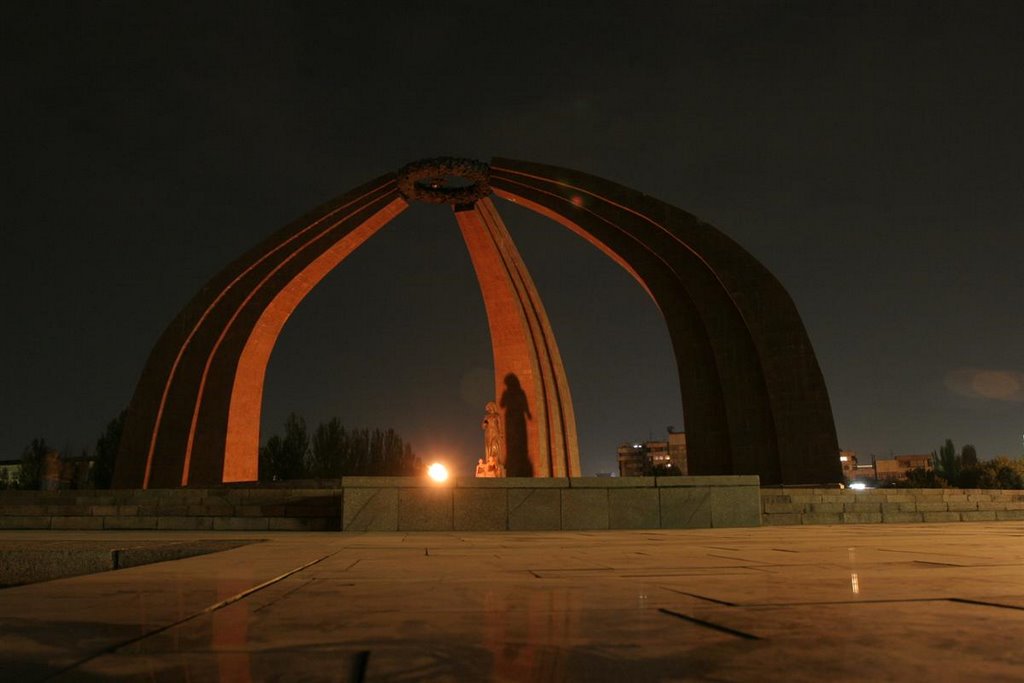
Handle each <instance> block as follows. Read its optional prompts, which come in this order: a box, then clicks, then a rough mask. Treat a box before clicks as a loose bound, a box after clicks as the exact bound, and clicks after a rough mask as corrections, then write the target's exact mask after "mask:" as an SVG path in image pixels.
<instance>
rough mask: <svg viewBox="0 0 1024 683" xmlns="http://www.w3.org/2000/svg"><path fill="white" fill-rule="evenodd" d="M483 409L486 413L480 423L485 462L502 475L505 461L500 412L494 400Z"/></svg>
mask: <svg viewBox="0 0 1024 683" xmlns="http://www.w3.org/2000/svg"><path fill="white" fill-rule="evenodd" d="M485 410H486V411H487V414H486V415H484V421H483V423H482V424H481V425H480V426H481V427H482V428H483V430H484V456H485V462H486V463H487V465H488V466H490V467H493V468H494V469H495V470H500V471H501V472H502V475H503V474H504V469H505V467H504V466H505V463H504V462H502V460H504V450H505V436H504V434H503V433H502V429H501V414H500V413H499V412H498V406H497V404H496V403H495V402H494V401H490V402H489V403H488V404H487V407H486V408H485Z"/></svg>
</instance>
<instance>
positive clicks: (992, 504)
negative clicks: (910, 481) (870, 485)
mask: <svg viewBox="0 0 1024 683" xmlns="http://www.w3.org/2000/svg"><path fill="white" fill-rule="evenodd" d="M761 513H762V514H761V521H762V523H763V524H765V525H779V524H870V523H894V524H914V523H919V522H983V521H997V520H1018V519H1019V520H1024V491H1015V490H1008V491H1003V490H993V489H865V490H863V491H853V490H850V489H823V488H763V489H761Z"/></svg>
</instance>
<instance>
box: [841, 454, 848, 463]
mask: <svg viewBox="0 0 1024 683" xmlns="http://www.w3.org/2000/svg"><path fill="white" fill-rule="evenodd" d="M848 460H849V458H848V457H846V456H845V455H840V456H839V462H846V461H848Z"/></svg>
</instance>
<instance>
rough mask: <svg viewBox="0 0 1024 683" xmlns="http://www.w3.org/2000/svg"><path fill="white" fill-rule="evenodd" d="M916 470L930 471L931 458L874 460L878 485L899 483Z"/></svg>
mask: <svg viewBox="0 0 1024 683" xmlns="http://www.w3.org/2000/svg"><path fill="white" fill-rule="evenodd" d="M917 468H921V469H925V470H930V469H932V456H930V455H897V456H896V457H895V458H893V459H892V460H876V461H875V479H877V480H878V481H879V483H884V482H891V481H900V480H902V479H906V478H907V472H909V471H910V470H913V469H917Z"/></svg>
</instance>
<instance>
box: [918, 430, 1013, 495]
mask: <svg viewBox="0 0 1024 683" xmlns="http://www.w3.org/2000/svg"><path fill="white" fill-rule="evenodd" d="M931 459H932V469H930V470H929V469H926V468H924V467H917V468H914V469H912V470H910V471H909V472H907V479H906V481H905V482H903V485H904V486H907V487H909V488H950V487H952V488H961V489H1024V460H1011V459H1010V458H1005V457H999V458H993V459H992V460H984V461H979V460H978V452H977V450H975V448H974V446H972V445H970V444H966V445H964V447H963V448H962V449H960V452H959V453H957V450H956V446H954V445H953V440H952V439H946V443H944V444H943V445H942V446H940V447H939V450H937V451H932V454H931Z"/></svg>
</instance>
